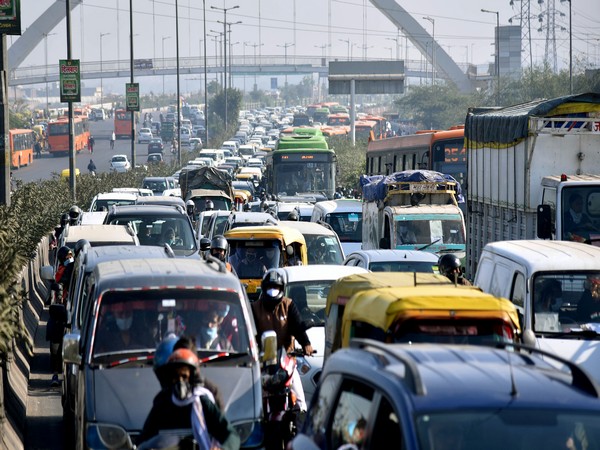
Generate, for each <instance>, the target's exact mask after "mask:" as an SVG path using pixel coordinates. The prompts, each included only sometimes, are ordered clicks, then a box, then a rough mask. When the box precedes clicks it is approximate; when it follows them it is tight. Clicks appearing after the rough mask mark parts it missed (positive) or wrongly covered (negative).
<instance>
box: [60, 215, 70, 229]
mask: <svg viewBox="0 0 600 450" xmlns="http://www.w3.org/2000/svg"><path fill="white" fill-rule="evenodd" d="M68 223H69V213H64V214H63V215H62V216H60V226H62V227H64V226H65V225H66V224H68Z"/></svg>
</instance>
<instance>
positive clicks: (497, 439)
mask: <svg viewBox="0 0 600 450" xmlns="http://www.w3.org/2000/svg"><path fill="white" fill-rule="evenodd" d="M507 394H508V387H507ZM573 408H576V405H575V406H574V407H573ZM569 409H570V410H567V411H565V410H564V408H561V409H519V410H516V409H506V408H504V409H495V410H490V411H486V410H481V409H478V410H477V411H462V412H459V411H452V412H444V413H435V414H425V415H421V416H418V417H417V418H416V428H417V433H418V438H419V443H420V445H419V448H423V449H435V450H445V449H452V450H475V449H481V448H482V447H484V448H486V449H489V450H496V449H497V450H500V449H504V448H506V446H507V445H508V446H509V447H511V448H517V449H533V448H544V449H565V448H566V449H581V448H591V447H589V446H588V443H592V442H594V443H597V442H600V415H599V414H598V412H590V413H588V412H586V411H583V412H578V411H573V410H572V408H569ZM483 443H485V444H483Z"/></svg>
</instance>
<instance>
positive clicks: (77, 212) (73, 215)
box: [69, 205, 81, 225]
mask: <svg viewBox="0 0 600 450" xmlns="http://www.w3.org/2000/svg"><path fill="white" fill-rule="evenodd" d="M80 216H81V208H79V206H77V205H73V206H71V208H70V209H69V223H70V224H71V225H75V224H77V222H78V221H79V219H80Z"/></svg>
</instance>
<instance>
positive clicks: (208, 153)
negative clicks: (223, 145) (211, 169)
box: [198, 148, 225, 166]
mask: <svg viewBox="0 0 600 450" xmlns="http://www.w3.org/2000/svg"><path fill="white" fill-rule="evenodd" d="M204 157H207V158H212V159H213V161H214V162H215V166H218V165H219V164H222V163H223V161H225V155H224V153H223V151H222V150H217V149H214V148H205V149H203V150H200V153H198V158H204Z"/></svg>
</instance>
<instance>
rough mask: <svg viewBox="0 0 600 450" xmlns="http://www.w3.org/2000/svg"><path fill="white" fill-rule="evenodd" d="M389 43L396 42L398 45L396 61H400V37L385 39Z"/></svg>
mask: <svg viewBox="0 0 600 450" xmlns="http://www.w3.org/2000/svg"><path fill="white" fill-rule="evenodd" d="M385 39H386V40H388V41H394V42H395V43H396V59H400V37H393V38H385Z"/></svg>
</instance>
